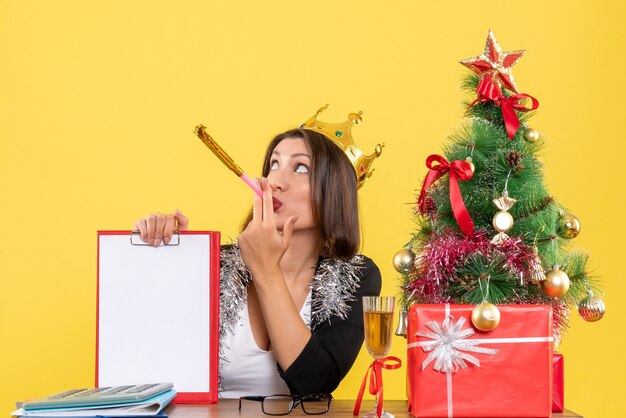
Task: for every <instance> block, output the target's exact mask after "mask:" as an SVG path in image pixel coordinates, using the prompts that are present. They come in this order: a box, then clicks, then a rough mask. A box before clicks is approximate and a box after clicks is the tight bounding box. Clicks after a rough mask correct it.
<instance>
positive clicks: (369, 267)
mask: <svg viewBox="0 0 626 418" xmlns="http://www.w3.org/2000/svg"><path fill="white" fill-rule="evenodd" d="M318 113H319V112H318ZM257 182H258V183H257V184H258V185H259V186H260V187H261V189H262V191H263V197H262V198H261V197H258V196H256V195H255V198H254V204H253V209H252V211H251V213H250V214H249V215H248V217H247V219H246V220H245V221H244V223H243V224H242V227H243V228H242V232H241V234H240V235H239V237H238V238H237V244H236V245H231V246H224V247H223V248H222V260H221V279H220V280H221V282H220V283H221V296H220V303H221V309H220V311H221V313H220V322H221V324H220V337H221V338H220V396H221V397H224V398H232V397H239V396H245V395H271V394H275V393H292V394H312V393H330V392H332V391H333V390H334V389H335V388H336V387H337V386H338V385H339V382H340V381H341V379H342V378H343V377H344V376H345V375H346V373H347V372H348V371H349V369H350V367H351V366H352V364H353V362H354V360H355V359H356V356H357V354H358V352H359V350H360V347H361V345H362V342H363V315H362V302H361V297H362V296H366V295H378V294H379V292H380V287H381V278H380V272H379V270H378V267H376V265H375V264H374V263H373V262H372V260H370V259H369V258H367V257H364V256H361V255H356V252H357V250H358V247H359V235H360V230H359V223H358V210H357V177H356V176H355V169H354V167H353V165H352V164H351V162H350V160H349V159H348V158H347V156H346V154H345V153H344V151H343V150H342V149H341V148H340V147H339V146H337V145H336V144H335V143H333V142H331V141H330V140H329V139H328V137H326V136H325V135H322V134H320V133H318V132H315V131H312V130H309V129H294V130H290V131H287V132H285V133H283V134H280V135H278V136H277V137H276V138H274V139H273V141H272V142H271V143H270V145H269V147H268V149H267V152H266V155H265V161H264V164H263V177H262V178H261V180H260V181H259V180H258V179H257ZM187 226H188V221H187V219H186V218H185V217H184V215H182V213H180V211H178V210H177V211H176V212H175V213H174V214H173V215H161V214H155V215H150V216H148V217H146V218H143V219H140V220H138V221H137V222H136V223H135V225H134V227H135V229H137V230H140V231H141V236H142V238H143V240H144V241H146V242H149V243H151V244H153V245H156V246H158V245H160V243H161V240H163V242H165V243H167V242H169V240H170V239H171V235H172V232H173V231H174V230H176V229H179V230H184V229H187Z"/></svg>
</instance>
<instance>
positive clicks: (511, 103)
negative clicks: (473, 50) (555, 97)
mask: <svg viewBox="0 0 626 418" xmlns="http://www.w3.org/2000/svg"><path fill="white" fill-rule="evenodd" d="M476 94H478V98H477V99H476V100H474V101H473V102H472V104H471V105H470V106H469V107H472V106H474V105H475V104H476V103H478V102H489V101H492V102H494V104H495V105H496V106H500V110H501V111H502V118H503V119H504V126H505V127H506V133H507V135H508V136H509V139H511V140H512V139H513V137H514V136H515V132H517V130H518V129H519V127H520V121H519V118H518V117H517V114H516V113H515V110H519V111H520V112H529V111H531V110H535V109H537V108H538V107H539V101H538V100H537V99H535V98H534V97H532V96H530V95H528V94H521V93H520V94H514V95H513V96H509V97H505V96H504V94H503V93H502V89H501V88H500V86H498V85H497V84H495V83H494V82H492V81H491V80H490V79H488V78H481V80H480V82H479V83H478V88H477V89H476ZM522 99H530V100H532V103H533V105H532V107H526V106H524V105H523V104H521V103H519V101H520V100H522Z"/></svg>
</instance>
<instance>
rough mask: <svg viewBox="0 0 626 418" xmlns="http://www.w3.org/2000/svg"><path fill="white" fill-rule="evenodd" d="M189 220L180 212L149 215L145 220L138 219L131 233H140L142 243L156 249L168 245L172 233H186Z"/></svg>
mask: <svg viewBox="0 0 626 418" xmlns="http://www.w3.org/2000/svg"><path fill="white" fill-rule="evenodd" d="M188 225H189V220H188V219H187V217H186V216H185V215H183V214H182V213H181V211H180V210H178V209H176V211H175V212H174V214H170V213H168V214H162V213H151V214H150V215H148V216H146V217H145V218H141V219H138V220H137V221H135V223H134V224H133V231H139V232H140V233H141V239H142V240H143V242H145V243H147V244H149V245H152V246H155V247H158V246H159V245H161V242H163V244H165V245H167V244H169V242H170V240H171V239H172V234H173V233H174V231H186V230H187V226H188Z"/></svg>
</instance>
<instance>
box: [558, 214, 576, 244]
mask: <svg viewBox="0 0 626 418" xmlns="http://www.w3.org/2000/svg"><path fill="white" fill-rule="evenodd" d="M557 233H558V234H559V236H560V237H561V238H567V239H572V238H576V237H577V236H578V234H580V221H579V220H578V218H577V217H576V216H574V215H572V214H571V213H564V214H562V215H561V217H560V218H559V224H558V228H557Z"/></svg>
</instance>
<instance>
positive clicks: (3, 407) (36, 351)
mask: <svg viewBox="0 0 626 418" xmlns="http://www.w3.org/2000/svg"><path fill="white" fill-rule="evenodd" d="M624 16H626V7H625V6H624V4H623V3H622V2H618V1H614V2H610V1H594V2H591V1H588V2H583V1H562V2H545V1H534V0H533V1H523V2H522V1H518V2H500V3H497V2H496V3H494V2H476V1H471V2H455V1H446V2H426V1H418V0H401V1H393V2H387V3H385V4H383V2H372V1H369V2H368V1H342V2H334V1H317V2H295V1H282V2H273V1H269V2H268V1H266V2H252V1H250V2H243V1H230V2H217V1H212V2H210V1H193V2H191V1H189V2H188V1H181V2H154V1H82V2H81V1H67V0H58V1H54V2H46V1H27V0H22V1H7V0H2V1H0V58H1V61H0V220H1V222H2V225H1V227H0V228H1V229H0V230H1V238H0V280H1V282H0V283H1V288H0V297H1V301H0V321H1V327H0V350H1V351H0V370H1V374H2V378H1V382H0V411H2V412H1V413H2V414H5V413H8V412H9V411H10V410H12V408H13V402H14V401H16V400H21V399H24V398H32V397H38V396H43V395H47V394H50V393H52V392H57V391H61V390H64V389H67V388H70V387H76V386H90V385H92V384H93V383H94V362H95V357H94V353H95V295H96V230H98V229H127V228H130V227H131V225H132V222H133V221H134V220H135V219H136V218H138V217H140V216H142V215H144V214H147V213H149V212H152V211H173V210H174V209H175V208H176V207H178V208H180V209H181V210H182V211H183V212H184V213H185V214H186V215H187V216H188V217H189V218H190V220H191V227H192V228H194V229H218V230H221V231H222V233H223V238H224V240H228V238H229V237H234V236H235V235H236V232H237V227H238V224H239V221H240V219H241V217H242V216H243V214H244V212H245V211H246V210H247V208H248V205H249V203H250V201H251V193H250V192H249V191H247V189H246V188H245V186H244V185H243V184H241V182H240V181H239V180H237V179H236V178H235V177H234V176H233V175H232V174H231V173H230V172H228V171H227V170H225V169H224V168H223V167H222V166H221V164H219V163H218V162H217V160H216V159H215V157H213V156H212V155H211V154H210V153H209V152H208V150H207V149H205V148H204V146H203V145H202V144H201V143H200V141H198V139H197V138H195V137H194V135H193V134H192V129H193V127H194V126H195V125H196V124H198V123H204V124H205V125H207V126H208V127H209V128H208V130H209V132H210V133H212V134H213V135H214V136H215V138H217V139H219V140H220V142H221V143H222V144H223V145H224V147H225V148H226V149H227V150H228V151H229V152H230V153H231V154H232V155H234V156H235V159H236V160H237V161H238V163H239V164H240V165H241V166H242V167H244V168H245V169H246V170H247V171H248V172H249V173H251V174H258V172H259V169H260V160H261V156H262V152H263V150H264V148H265V145H266V144H267V141H268V140H269V139H270V137H272V136H273V135H274V134H276V133H278V132H280V131H283V130H285V129H287V128H291V127H294V126H296V125H298V124H299V123H301V122H302V121H303V120H305V119H306V118H308V117H309V116H310V115H311V114H312V113H313V112H314V111H315V110H316V109H317V108H318V107H319V106H321V105H323V104H325V103H331V107H330V108H329V110H328V111H327V112H326V114H324V119H325V120H329V121H335V120H336V121H339V120H344V118H345V116H346V115H347V114H348V113H349V112H352V111H357V110H363V111H364V112H365V113H364V123H363V124H362V125H360V126H359V127H357V128H356V129H355V136H356V137H357V139H358V142H359V144H360V146H361V147H362V148H363V149H364V150H366V151H368V152H369V151H371V150H373V148H374V145H375V144H376V143H378V142H383V141H384V142H385V143H386V145H387V146H386V148H385V149H384V152H383V155H382V157H381V158H380V161H378V162H377V163H376V172H375V174H374V176H373V177H372V178H371V179H370V180H369V181H368V184H367V185H366V187H365V188H364V189H363V190H362V191H361V192H360V197H361V208H362V215H363V219H364V228H363V229H364V234H365V243H364V248H363V250H364V253H366V254H368V255H369V256H371V257H372V258H373V259H374V260H375V261H376V262H377V263H378V264H379V266H380V267H381V270H382V273H383V279H384V288H383V292H384V293H387V294H390V293H396V292H397V278H398V275H397V274H396V273H395V271H394V270H393V268H392V265H391V259H392V257H393V254H394V253H395V252H396V251H397V250H398V249H400V248H401V246H402V245H403V244H404V243H405V242H406V241H407V240H408V238H409V234H410V232H411V230H412V229H413V228H414V225H413V221H412V217H411V207H412V206H411V205H412V202H413V200H414V198H415V193H416V190H415V189H416V188H417V187H419V185H420V182H421V180H422V178H423V176H424V174H425V172H426V170H425V167H424V159H425V157H426V156H427V155H429V154H431V153H437V152H440V150H441V147H442V144H443V143H444V141H445V139H446V138H447V136H448V135H449V134H450V133H451V132H453V130H454V129H455V127H458V126H459V124H460V122H461V119H462V115H463V111H464V108H463V106H462V105H461V100H462V93H461V90H460V85H459V82H460V80H461V79H462V77H463V75H464V74H466V71H465V70H464V68H463V67H462V66H461V65H459V64H458V63H457V61H458V60H459V59H463V58H468V57H471V56H474V55H478V54H480V53H481V52H482V50H483V45H484V42H485V38H486V35H487V30H488V29H489V28H491V29H493V30H494V33H495V35H496V37H497V39H498V41H499V43H500V45H501V46H502V47H503V49H504V50H513V49H527V50H528V52H527V54H526V55H525V56H524V57H523V58H522V59H521V60H520V61H519V62H518V64H517V65H516V66H515V67H514V74H515V77H516V80H517V83H518V86H519V88H520V91H521V92H525V93H529V94H532V95H533V96H535V97H537V98H538V99H539V101H540V103H541V105H540V108H539V111H538V113H537V115H536V116H535V118H534V119H532V120H531V123H530V124H531V126H533V127H535V128H537V129H538V130H540V131H541V132H542V133H543V134H544V135H545V136H546V137H547V138H548V140H547V147H546V149H545V152H544V153H543V154H542V159H543V161H544V162H545V179H546V182H547V184H548V185H549V187H550V190H551V191H552V192H553V194H554V195H555V197H556V198H557V199H558V200H559V202H561V203H562V204H563V205H565V206H566V207H568V208H570V209H571V211H572V212H573V213H575V214H576V215H577V216H578V217H579V218H580V219H581V221H582V224H583V230H582V233H581V235H580V236H579V237H578V238H577V239H576V240H575V241H574V242H573V243H572V244H573V246H575V247H580V248H584V249H587V250H588V251H589V252H590V253H591V255H592V265H591V267H592V269H593V271H594V273H595V274H596V275H598V276H600V277H601V280H602V281H603V285H604V289H605V291H606V297H605V301H606V303H607V306H608V312H607V315H606V317H605V319H604V320H603V321H601V322H599V323H597V324H589V323H586V322H584V321H582V320H580V319H579V318H578V314H577V313H576V311H575V310H574V311H572V323H571V325H572V327H571V330H570V331H569V332H568V333H567V334H566V337H565V340H564V342H563V344H562V346H561V352H562V353H563V354H564V355H565V361H566V363H565V365H566V395H565V396H566V406H567V407H568V408H570V409H572V410H575V411H577V412H579V413H581V414H584V415H585V417H618V416H623V415H624V413H626V407H625V406H624V403H623V398H622V397H623V393H622V388H623V382H622V376H623V375H624V373H625V372H626V366H625V364H626V363H625V362H624V361H623V358H622V353H623V346H624V344H625V343H626V341H625V337H624V335H625V333H624V326H623V320H624V312H625V309H626V308H625V306H626V304H625V303H623V302H619V301H620V300H622V299H621V296H623V295H624V294H625V292H626V286H625V284H624V274H623V270H624V263H623V260H624V258H623V256H622V251H621V249H620V247H621V244H622V242H623V235H624V234H623V232H624V230H623V229H622V227H624V215H625V214H626V210H625V209H626V205H625V198H624V187H623V186H624V181H625V180H626V176H625V175H624V174H623V167H622V166H623V165H624V158H625V155H624V151H625V150H626V147H625V146H624V136H625V134H624V132H625V131H626V126H625V122H624V112H625V111H626V106H625V105H624V102H625V100H624V97H625V95H626V94H625V93H626V91H625V88H624V77H625V76H624V74H626V62H625V58H624V57H625V56H626V44H625V39H626V29H625V26H624V23H623V18H624ZM516 198H520V197H519V196H516ZM156 343H158V339H157V338H155V344H156ZM403 344H404V340H403V339H400V338H396V339H395V340H394V347H393V350H392V354H394V355H398V356H401V357H403V358H405V354H404V353H405V349H404V348H403ZM369 361H370V359H369V357H368V356H367V355H366V354H365V353H364V352H362V354H361V356H360V357H359V359H358V361H357V363H356V365H355V367H354V368H353V369H352V371H351V372H350V374H349V375H348V377H347V378H346V380H345V381H344V382H343V383H342V385H341V387H340V388H339V389H338V390H337V391H336V393H335V395H336V397H337V398H353V397H354V396H356V393H357V390H358V385H359V384H360V382H361V379H362V377H363V374H364V372H365V369H366V366H367V363H368V362H369ZM504 372H505V371H503V373H504ZM385 382H386V385H385V396H386V398H388V399H392V398H395V399H403V398H404V396H405V384H404V382H405V369H402V370H400V371H386V372H385ZM484 396H485V397H488V396H489V394H488V393H485V394H484Z"/></svg>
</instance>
